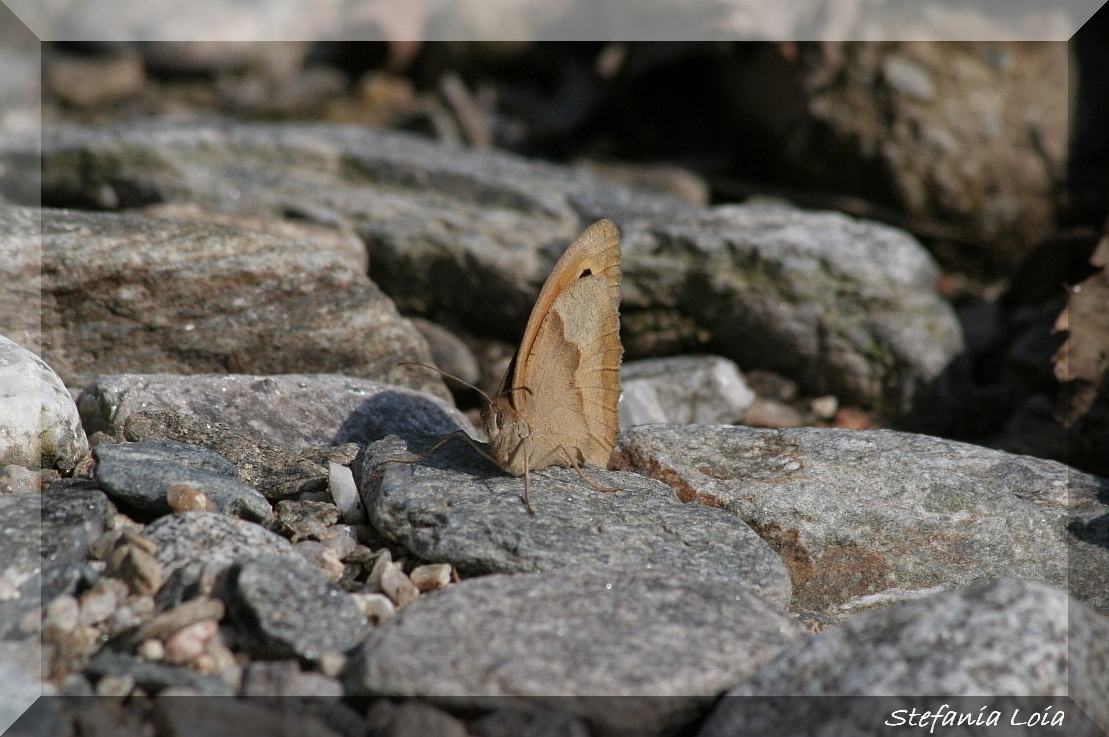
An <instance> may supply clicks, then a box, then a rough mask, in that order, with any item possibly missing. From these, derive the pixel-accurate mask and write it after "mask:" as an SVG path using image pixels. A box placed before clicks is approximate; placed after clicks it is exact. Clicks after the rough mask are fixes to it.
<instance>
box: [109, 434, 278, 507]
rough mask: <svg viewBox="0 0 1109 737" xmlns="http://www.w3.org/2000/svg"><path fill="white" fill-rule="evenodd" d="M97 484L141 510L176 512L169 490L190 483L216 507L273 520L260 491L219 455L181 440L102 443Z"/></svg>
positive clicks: (113, 495)
mask: <svg viewBox="0 0 1109 737" xmlns="http://www.w3.org/2000/svg"><path fill="white" fill-rule="evenodd" d="M95 455H96V460H97V464H96V476H95V478H96V482H97V484H98V485H99V486H100V488H101V489H103V490H104V491H105V492H106V493H107V494H108V495H109V496H111V497H112V498H113V499H114V500H116V501H117V502H118V503H120V504H121V505H123V506H126V507H129V508H130V509H132V510H135V511H137V512H139V513H140V514H143V515H146V516H151V517H159V516H161V515H165V514H169V513H170V511H171V510H170V505H169V502H168V501H167V500H166V492H167V491H169V489H170V488H171V487H173V486H174V485H177V484H187V485H188V486H190V487H192V488H193V489H195V490H196V491H199V492H200V493H202V494H204V495H205V496H206V497H207V498H208V500H209V501H210V502H211V504H212V509H213V510H214V511H217V512H222V513H224V514H230V515H234V516H236V517H242V518H243V519H247V520H250V521H252V522H263V523H264V522H268V521H269V520H270V519H271V518H272V517H273V509H272V508H271V507H270V505H269V502H267V501H266V499H265V497H263V496H262V495H261V494H260V493H258V491H256V490H255V489H253V488H251V487H249V486H247V485H246V484H244V483H242V482H241V481H239V472H238V471H237V470H236V468H235V466H233V465H232V464H231V463H230V462H229V461H228V460H227V459H226V458H224V457H223V456H221V455H220V454H219V453H216V452H214V451H211V450H208V449H207V448H201V447H199V446H196V445H188V444H186V443H179V442H177V441H175V440H142V441H139V442H136V443H120V444H118V445H112V444H107V443H105V444H102V445H99V446H97V448H96V451H95Z"/></svg>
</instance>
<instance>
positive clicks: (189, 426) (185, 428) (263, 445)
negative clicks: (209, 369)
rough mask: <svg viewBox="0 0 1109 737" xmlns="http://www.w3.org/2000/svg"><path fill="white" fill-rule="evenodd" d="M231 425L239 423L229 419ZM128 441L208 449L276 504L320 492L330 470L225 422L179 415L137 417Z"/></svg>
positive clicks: (127, 430) (127, 426)
mask: <svg viewBox="0 0 1109 737" xmlns="http://www.w3.org/2000/svg"><path fill="white" fill-rule="evenodd" d="M228 419H233V418H231V417H229V418H228ZM123 439H124V440H129V441H140V440H152V439H159V440H161V439H165V440H176V441H178V442H181V443H189V444H190V445H198V446H200V447H202V448H208V449H209V450H213V451H215V452H216V453H219V454H220V455H221V456H223V457H224V458H226V459H227V460H229V461H231V462H232V463H233V464H234V466H235V469H236V471H237V472H238V474H239V476H240V478H241V479H242V480H243V482H245V483H247V484H249V485H250V486H253V487H255V488H256V489H258V491H259V492H261V494H262V496H264V497H265V498H266V499H267V500H269V501H271V502H275V501H280V500H281V499H291V498H294V497H296V496H297V495H298V494H300V493H302V492H306V491H318V490H320V489H321V488H322V487H323V485H324V482H325V479H326V474H327V470H326V469H325V468H324V467H323V466H322V465H320V464H319V463H318V462H315V461H313V460H310V459H308V458H305V457H303V456H301V455H299V454H297V453H295V452H293V451H291V450H288V449H286V448H282V447H280V446H278V445H275V444H273V443H270V442H268V441H266V440H264V439H262V438H260V437H257V436H256V435H253V434H250V432H249V430H248V431H247V432H237V431H235V430H232V429H231V428H230V427H229V426H228V425H226V424H224V423H223V422H217V421H214V420H206V419H204V418H202V417H201V416H199V415H196V414H192V413H189V412H176V411H173V410H151V411H147V412H132V413H131V414H129V415H127V419H125V420H124V421H123Z"/></svg>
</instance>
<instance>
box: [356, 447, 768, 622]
mask: <svg viewBox="0 0 1109 737" xmlns="http://www.w3.org/2000/svg"><path fill="white" fill-rule="evenodd" d="M406 457H410V453H409V452H408V451H407V450H406V449H405V446H404V444H403V443H402V442H400V441H399V440H397V439H396V438H392V439H386V440H384V441H381V442H380V443H377V444H375V445H373V446H370V448H369V449H368V450H367V451H366V452H365V453H364V454H363V455H362V456H360V458H359V459H358V460H357V461H356V462H355V464H354V466H355V468H354V471H355V478H356V480H357V481H358V483H359V489H360V491H361V494H362V500H363V503H364V504H365V505H366V510H367V514H368V515H369V519H370V522H371V524H372V525H373V526H374V527H375V528H376V529H377V531H378V532H379V533H380V534H381V535H382V536H383V537H385V538H386V539H387V540H389V541H391V542H393V543H396V544H398V545H400V546H402V547H404V548H405V549H406V550H409V551H411V553H412V554H413V555H415V556H416V557H417V558H420V559H422V560H431V561H437V562H446V563H450V564H452V565H453V566H454V567H455V568H456V569H457V570H458V571H459V573H461V574H462V575H463V576H467V575H480V574H484V573H493V572H497V573H512V572H525V571H551V570H554V569H557V568H563V567H567V566H570V567H579V566H582V567H591V566H596V565H612V564H624V565H632V566H654V567H662V568H668V569H673V570H678V571H683V572H686V573H696V574H703V575H705V576H708V577H712V578H717V579H721V580H724V581H727V582H729V583H735V584H739V585H742V586H747V587H749V588H750V589H752V590H754V591H757V592H758V593H759V594H761V595H762V596H764V597H766V598H767V599H768V600H770V601H772V602H774V603H777V604H778V605H780V606H783V607H784V606H785V605H786V603H787V602H788V601H789V596H790V587H789V581H788V576H787V574H786V571H785V569H784V567H783V566H782V563H781V561H780V560H779V559H778V558H777V556H775V555H774V553H773V552H772V551H771V550H770V549H769V547H767V546H766V545H765V543H763V542H762V541H761V540H759V539H758V537H757V536H756V535H755V534H754V533H753V532H752V531H751V529H750V528H749V527H748V526H747V525H745V524H743V523H742V522H740V521H739V520H737V519H736V518H735V517H733V516H730V515H727V514H725V513H723V512H721V511H719V510H716V509H711V508H708V507H705V506H701V505H691V504H681V503H680V502H679V501H678V499H677V497H676V496H675V495H674V492H673V490H672V489H669V488H667V487H666V486H665V485H664V484H661V483H659V482H657V481H652V480H650V479H645V478H643V477H642V476H639V475H636V474H627V473H612V472H607V471H603V470H600V469H594V468H586V469H585V470H584V473H585V474H586V475H587V477H588V478H591V479H592V481H593V483H594V484H599V485H604V486H608V487H612V488H614V489H616V490H615V491H608V492H605V491H597V490H595V489H592V488H590V487H589V486H588V485H587V484H586V483H585V482H584V481H583V480H582V479H581V478H580V477H579V476H578V475H577V473H575V471H574V470H573V469H568V468H567V469H563V468H553V467H552V468H548V469H544V470H543V471H539V472H536V473H533V474H532V475H531V499H532V504H533V505H534V507H535V512H536V514H535V515H534V516H530V515H528V513H527V510H526V508H525V507H524V503H523V500H522V494H523V491H524V481H523V479H518V478H513V477H511V476H508V475H507V474H505V473H504V472H502V471H500V470H499V469H497V468H496V467H494V466H492V465H491V464H490V463H489V462H488V461H486V460H484V459H482V458H481V457H480V456H477V455H476V453H474V451H473V449H471V448H470V447H469V446H467V445H466V444H465V443H463V442H462V441H460V440H459V441H456V442H455V443H453V444H450V445H448V446H445V447H443V448H441V449H440V450H438V451H436V452H435V453H433V454H432V455H431V456H429V457H428V458H425V459H423V460H421V461H418V462H416V463H383V464H382V463H381V462H382V461H384V460H385V459H388V458H406Z"/></svg>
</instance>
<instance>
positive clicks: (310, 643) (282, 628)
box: [228, 558, 370, 660]
mask: <svg viewBox="0 0 1109 737" xmlns="http://www.w3.org/2000/svg"><path fill="white" fill-rule="evenodd" d="M228 596H229V599H230V603H229V606H228V612H229V614H230V616H231V617H232V618H233V619H234V620H235V621H236V622H237V624H238V632H239V633H240V635H241V637H242V639H243V645H244V647H245V648H246V650H247V651H248V652H250V653H251V654H252V655H254V656H255V657H258V658H291V657H299V658H304V659H305V660H316V659H318V658H320V657H321V656H323V655H324V654H326V653H344V652H346V651H347V650H349V649H351V648H352V647H354V646H355V645H357V644H358V643H360V642H361V641H362V640H364V639H365V638H366V636H367V635H368V634H369V633H370V624H369V623H368V622H367V621H366V618H365V617H364V616H363V615H362V610H361V609H360V608H359V606H358V604H356V603H355V601H354V599H353V598H352V597H351V595H350V594H348V593H347V592H346V591H343V590H342V589H340V588H338V587H336V586H333V585H331V584H328V583H327V581H326V580H325V579H324V577H323V575H322V574H321V573H320V571H318V570H316V569H314V568H313V567H312V566H311V565H309V564H308V563H305V562H303V561H302V562H299V563H293V562H292V561H290V560H287V559H276V560H269V559H265V558H262V559H257V560H252V561H247V562H245V563H242V564H241V565H238V566H236V567H235V569H234V570H232V571H231V575H230V591H229V594H228ZM322 623H326V625H324V626H321V624H322Z"/></svg>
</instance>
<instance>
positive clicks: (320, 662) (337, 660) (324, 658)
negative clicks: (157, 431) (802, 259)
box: [316, 653, 347, 678]
mask: <svg viewBox="0 0 1109 737" xmlns="http://www.w3.org/2000/svg"><path fill="white" fill-rule="evenodd" d="M346 667H347V659H346V657H345V656H344V655H343V654H342V653H324V654H323V655H321V656H320V657H319V658H317V659H316V668H318V669H319V671H320V673H322V674H324V675H325V676H327V677H329V678H338V677H339V675H340V674H341V673H342V672H343V670H344V669H345V668H346Z"/></svg>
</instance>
